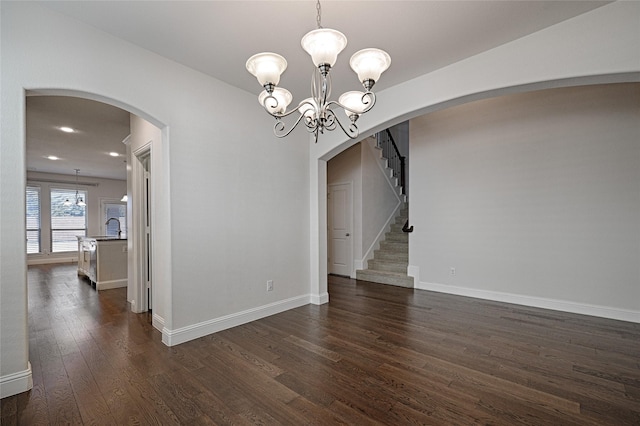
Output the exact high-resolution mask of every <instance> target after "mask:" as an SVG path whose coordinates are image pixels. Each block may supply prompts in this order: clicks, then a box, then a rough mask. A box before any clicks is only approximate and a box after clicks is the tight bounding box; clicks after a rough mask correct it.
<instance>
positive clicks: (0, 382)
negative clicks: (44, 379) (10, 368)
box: [0, 362, 33, 398]
mask: <svg viewBox="0 0 640 426" xmlns="http://www.w3.org/2000/svg"><path fill="white" fill-rule="evenodd" d="M31 388H33V375H32V373H31V363H30V362H29V363H28V368H27V369H26V370H23V371H18V372H17V373H13V374H7V375H5V376H0V398H6V397H8V396H13V395H17V394H19V393H22V392H26V391H28V390H30V389H31Z"/></svg>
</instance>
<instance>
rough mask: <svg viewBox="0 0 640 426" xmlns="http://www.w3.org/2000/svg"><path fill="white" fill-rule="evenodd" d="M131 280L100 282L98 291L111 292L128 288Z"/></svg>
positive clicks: (97, 285) (97, 284)
mask: <svg viewBox="0 0 640 426" xmlns="http://www.w3.org/2000/svg"><path fill="white" fill-rule="evenodd" d="M128 283H129V280H128V279H126V278H124V279H122V280H111V281H100V282H99V283H96V290H109V289H112V288H120V287H126V286H127V285H128Z"/></svg>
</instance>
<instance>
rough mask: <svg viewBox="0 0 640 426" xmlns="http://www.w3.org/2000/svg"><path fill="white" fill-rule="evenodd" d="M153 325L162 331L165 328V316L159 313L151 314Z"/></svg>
mask: <svg viewBox="0 0 640 426" xmlns="http://www.w3.org/2000/svg"><path fill="white" fill-rule="evenodd" d="M151 325H153V328H155V329H156V330H158V331H160V332H162V331H163V330H164V318H162V317H161V316H160V315H158V314H153V315H151Z"/></svg>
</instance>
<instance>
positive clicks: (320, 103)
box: [246, 2, 391, 142]
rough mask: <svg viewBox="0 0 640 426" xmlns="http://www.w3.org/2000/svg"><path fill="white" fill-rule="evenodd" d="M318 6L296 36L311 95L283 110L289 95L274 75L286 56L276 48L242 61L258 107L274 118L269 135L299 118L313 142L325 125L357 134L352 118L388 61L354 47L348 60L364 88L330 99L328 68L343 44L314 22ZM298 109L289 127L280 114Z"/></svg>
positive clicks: (368, 103)
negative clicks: (309, 71) (310, 67)
mask: <svg viewBox="0 0 640 426" xmlns="http://www.w3.org/2000/svg"><path fill="white" fill-rule="evenodd" d="M316 8H317V10H318V16H317V21H318V28H317V29H315V30H312V31H310V32H308V33H307V34H306V35H305V36H304V37H302V41H301V45H302V48H303V49H304V50H305V51H306V52H307V53H308V54H309V55H310V56H311V61H312V62H313V64H314V66H315V69H314V72H313V75H312V77H311V97H309V98H306V99H304V100H303V101H301V102H300V103H299V104H298V105H297V106H296V107H295V108H291V109H290V110H289V111H287V107H288V106H289V104H290V103H291V101H292V100H293V96H292V95H291V93H290V92H289V91H288V90H286V89H284V88H281V87H278V84H279V83H280V76H281V75H282V73H283V72H284V71H285V70H286V69H287V61H286V59H285V58H283V57H282V56H280V55H278V54H277V53H272V52H263V53H258V54H256V55H253V56H252V57H250V58H249V60H247V63H246V67H247V71H249V72H250V73H251V74H253V75H254V76H255V77H256V78H257V80H258V82H259V83H260V85H261V86H262V87H264V89H265V90H264V91H263V92H262V93H260V95H259V96H258V101H259V102H260V104H261V105H262V106H263V107H264V109H265V110H266V111H267V112H268V113H269V114H271V115H272V116H273V117H275V119H276V123H275V125H274V127H273V131H274V134H275V135H276V136H277V137H279V138H282V137H285V136H287V135H289V134H290V133H291V132H292V131H293V129H295V128H296V127H297V126H298V124H300V123H301V122H302V123H303V124H304V125H305V127H306V128H307V131H308V132H309V133H313V134H314V136H315V142H317V141H318V134H319V133H324V131H325V130H334V129H335V128H336V127H338V126H339V127H340V128H341V129H342V131H343V132H344V133H345V134H346V135H347V136H349V137H350V138H352V139H355V138H356V137H358V133H359V131H358V127H357V126H356V121H357V120H358V118H359V117H360V115H361V114H364V113H366V112H367V111H369V110H370V109H371V108H373V106H374V105H375V103H376V97H375V95H374V93H373V92H372V91H371V89H372V88H373V86H374V84H375V83H376V82H377V81H378V80H379V79H380V75H381V74H382V73H383V72H384V71H385V70H386V69H387V68H389V66H390V65H391V57H390V56H389V54H387V52H385V51H383V50H380V49H375V48H368V49H363V50H360V51H358V52H356V53H354V54H353V56H351V60H350V61H349V64H350V65H351V68H352V69H353V71H354V72H355V73H356V74H357V75H358V80H359V81H360V82H361V83H362V86H363V87H364V89H365V91H364V92H359V91H351V92H346V93H344V94H342V95H341V96H340V97H339V98H338V101H332V100H330V96H331V75H330V74H329V73H330V71H331V68H332V67H333V66H334V65H335V63H336V61H337V59H338V54H339V53H340V52H341V51H342V50H344V48H345V47H346V46H347V38H346V37H345V36H344V34H342V33H341V32H340V31H336V30H333V29H330V28H322V27H321V26H320V2H318V3H317V6H316ZM333 108H341V109H343V110H344V112H345V114H346V116H347V117H348V118H349V124H348V126H346V127H345V126H344V125H343V124H342V123H341V122H340V120H338V118H337V117H336V115H335V113H334V111H333ZM294 113H298V114H299V115H298V116H297V119H295V121H294V122H293V124H292V125H291V127H290V128H289V129H287V128H286V126H285V123H284V122H283V121H282V119H283V118H284V117H287V116H290V115H292V114H294Z"/></svg>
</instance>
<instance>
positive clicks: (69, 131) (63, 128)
mask: <svg viewBox="0 0 640 426" xmlns="http://www.w3.org/2000/svg"><path fill="white" fill-rule="evenodd" d="M58 129H60V130H62V131H63V132H65V133H73V132H75V131H76V130H75V129H73V128H71V127H67V126H62V127H58Z"/></svg>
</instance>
